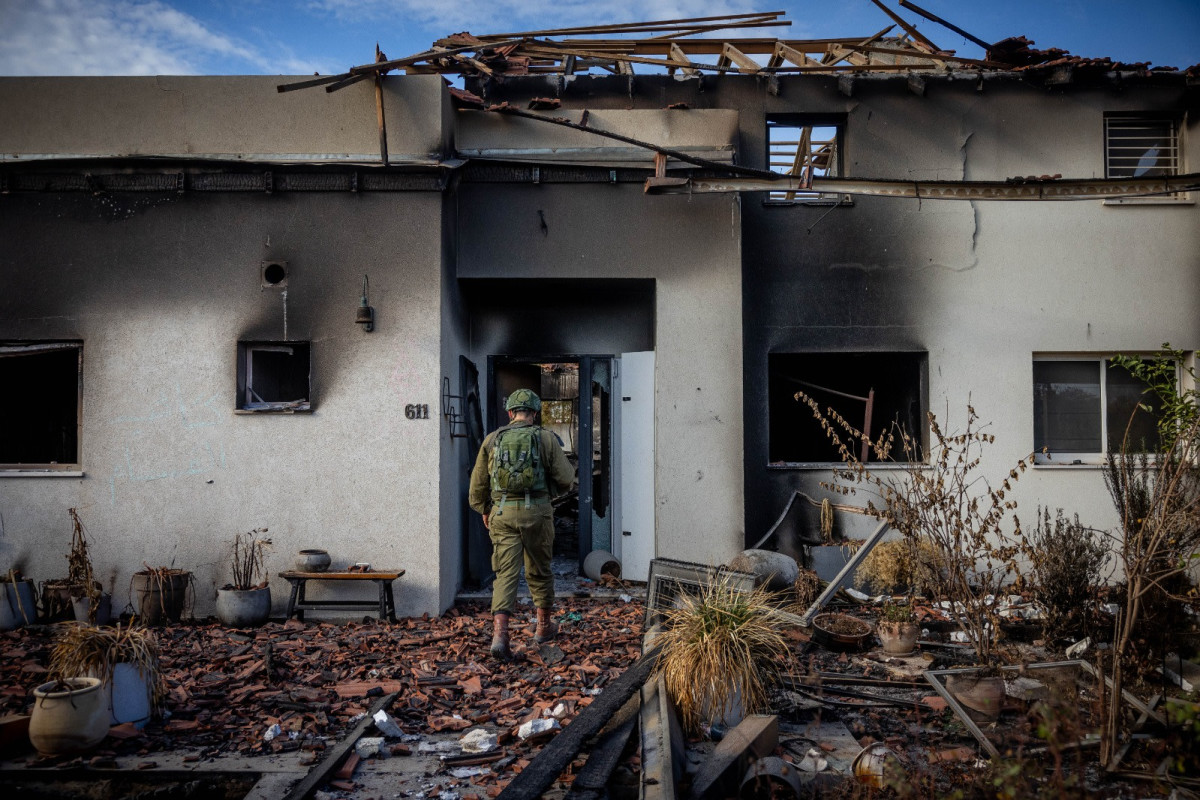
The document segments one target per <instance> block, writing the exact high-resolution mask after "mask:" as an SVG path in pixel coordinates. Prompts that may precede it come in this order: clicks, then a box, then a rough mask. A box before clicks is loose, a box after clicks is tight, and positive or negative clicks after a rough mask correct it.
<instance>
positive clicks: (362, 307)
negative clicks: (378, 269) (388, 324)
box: [354, 275, 375, 333]
mask: <svg viewBox="0 0 1200 800" xmlns="http://www.w3.org/2000/svg"><path fill="white" fill-rule="evenodd" d="M354 322H355V324H356V325H362V326H363V330H364V331H366V332H367V333H370V332H371V331H373V330H375V309H373V308H371V306H370V304H369V303H368V302H367V276H366V275H363V290H362V298H361V299H359V301H358V314H356V315H355V317H354Z"/></svg>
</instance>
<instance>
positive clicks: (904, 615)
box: [879, 600, 916, 622]
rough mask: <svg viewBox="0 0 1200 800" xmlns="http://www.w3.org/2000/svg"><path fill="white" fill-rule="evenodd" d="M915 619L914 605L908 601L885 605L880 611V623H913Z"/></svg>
mask: <svg viewBox="0 0 1200 800" xmlns="http://www.w3.org/2000/svg"><path fill="white" fill-rule="evenodd" d="M915 618H916V617H915V615H914V612H913V607H912V603H910V602H908V601H906V600H905V601H900V602H890V603H884V604H883V608H881V609H880V610H879V620H880V622H912V621H913V620H914V619H915Z"/></svg>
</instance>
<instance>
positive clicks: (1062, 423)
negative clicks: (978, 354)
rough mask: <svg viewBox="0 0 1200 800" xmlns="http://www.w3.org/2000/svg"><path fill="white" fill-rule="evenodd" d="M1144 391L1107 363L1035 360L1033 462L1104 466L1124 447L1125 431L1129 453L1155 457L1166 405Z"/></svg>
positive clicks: (1100, 359) (1073, 359) (1105, 360)
mask: <svg viewBox="0 0 1200 800" xmlns="http://www.w3.org/2000/svg"><path fill="white" fill-rule="evenodd" d="M1146 389H1147V387H1146V384H1145V383H1143V382H1142V381H1140V380H1138V379H1137V378H1136V377H1134V376H1133V375H1132V374H1131V373H1130V372H1129V370H1127V369H1125V368H1124V367H1122V366H1120V365H1118V364H1114V363H1113V362H1112V360H1111V359H1108V358H1104V357H1096V358H1078V357H1071V358H1055V357H1040V358H1036V359H1034V362H1033V446H1034V450H1035V451H1036V453H1035V460H1036V461H1037V463H1039V464H1102V463H1104V459H1105V454H1106V453H1110V452H1114V451H1116V450H1119V449H1120V448H1121V442H1122V441H1125V440H1126V435H1127V432H1128V442H1129V450H1130V451H1131V452H1152V451H1153V450H1154V449H1155V448H1157V446H1158V419H1159V417H1160V415H1161V412H1162V401H1161V399H1160V398H1158V397H1157V396H1156V395H1154V394H1153V393H1151V392H1147V390H1146ZM1043 450H1044V451H1045V452H1043Z"/></svg>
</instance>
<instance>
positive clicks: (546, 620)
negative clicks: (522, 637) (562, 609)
mask: <svg viewBox="0 0 1200 800" xmlns="http://www.w3.org/2000/svg"><path fill="white" fill-rule="evenodd" d="M553 614H554V609H552V608H539V609H538V610H537V630H536V631H534V634H533V640H534V641H535V642H537V643H538V644H545V643H546V642H548V641H550V640H551V639H553V638H554V637H555V636H557V635H558V624H557V623H556V622H555V621H554V617H553Z"/></svg>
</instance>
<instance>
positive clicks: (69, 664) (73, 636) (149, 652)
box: [50, 622, 166, 711]
mask: <svg viewBox="0 0 1200 800" xmlns="http://www.w3.org/2000/svg"><path fill="white" fill-rule="evenodd" d="M57 627H58V631H59V632H58V637H57V640H56V641H55V644H54V649H53V650H52V651H51V652H50V673H51V675H52V676H53V677H54V678H55V679H56V680H60V681H61V680H65V679H66V678H74V677H81V676H87V675H92V676H95V677H97V678H99V679H100V680H101V681H103V682H104V683H108V682H109V681H111V680H112V675H113V670H114V669H115V668H116V665H117V664H121V663H127V664H131V665H133V667H134V668H135V669H137V671H138V673H139V674H140V675H141V676H142V678H143V679H144V680H145V681H146V683H147V685H149V686H150V690H151V691H150V695H151V704H152V706H153V708H154V710H155V711H157V710H158V708H159V707H160V703H161V701H162V699H163V698H164V697H165V696H166V684H165V682H164V680H163V676H162V672H161V671H160V669H159V663H158V640H157V639H155V638H154V634H153V633H151V632H150V631H148V630H146V629H145V628H139V627H132V626H126V627H122V626H120V625H118V626H116V627H115V628H110V627H108V626H104V625H101V626H87V625H79V624H77V623H73V622H65V623H61V624H60V625H58V626H57Z"/></svg>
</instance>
